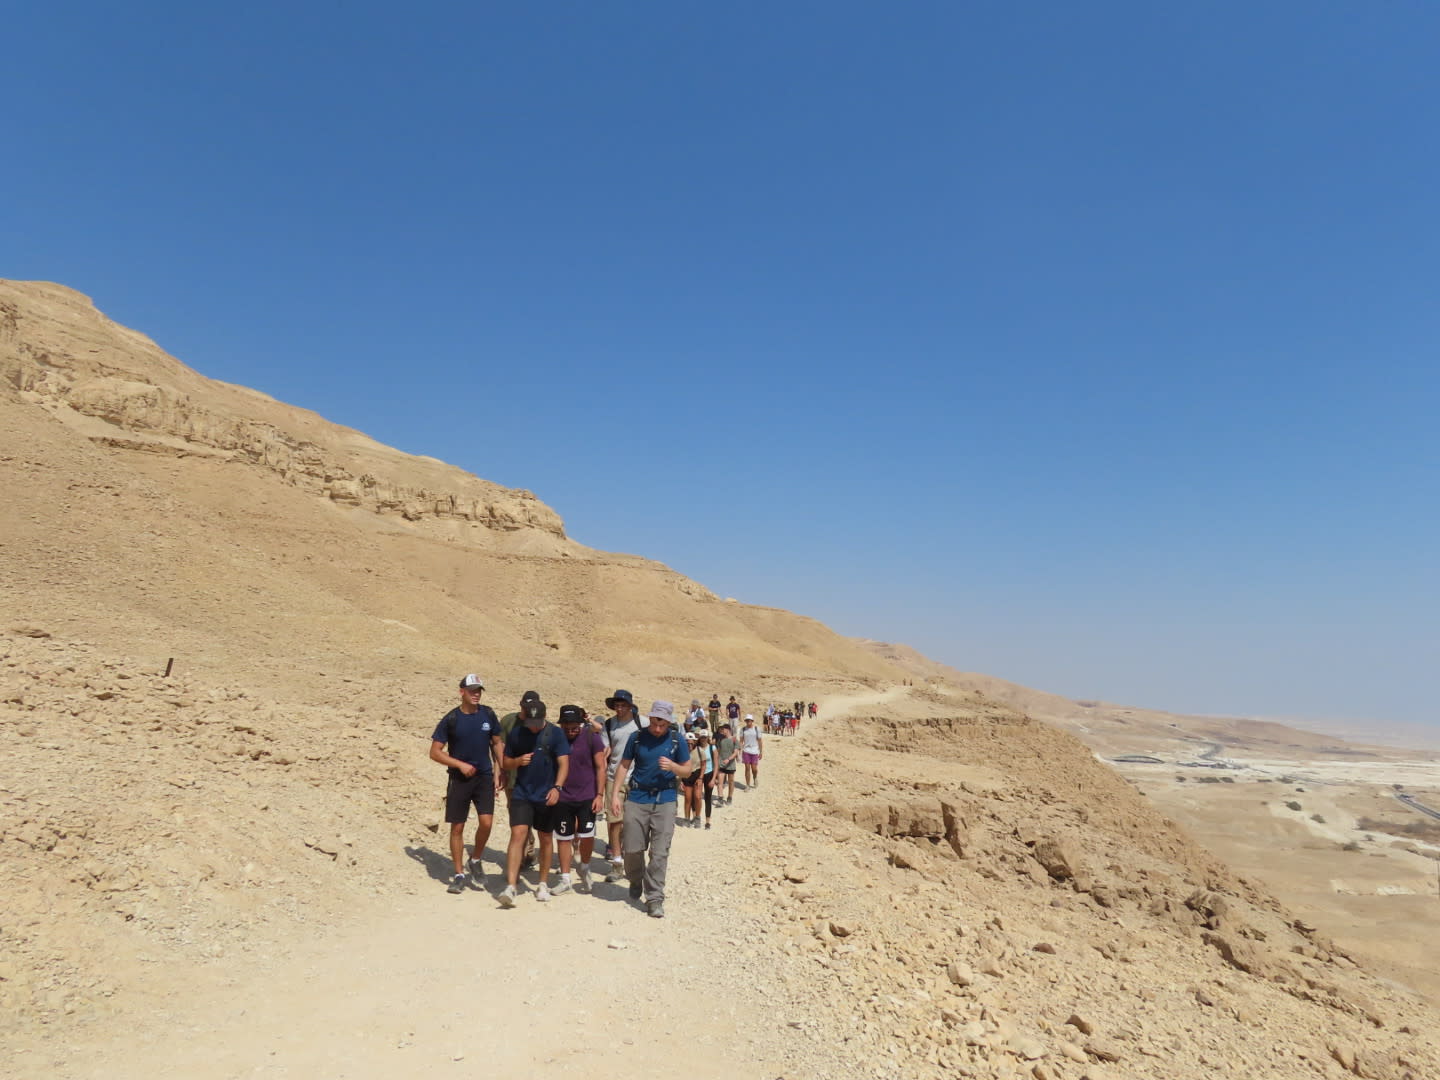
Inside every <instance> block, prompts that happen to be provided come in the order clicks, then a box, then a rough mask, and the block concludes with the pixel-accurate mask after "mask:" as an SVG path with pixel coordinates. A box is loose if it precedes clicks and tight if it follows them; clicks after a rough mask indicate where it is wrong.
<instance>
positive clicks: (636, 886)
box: [630, 881, 642, 900]
mask: <svg viewBox="0 0 1440 1080" xmlns="http://www.w3.org/2000/svg"><path fill="white" fill-rule="evenodd" d="M641 891H642V886H641V885H640V882H638V881H632V882H630V899H631V900H639V899H640V893H641Z"/></svg>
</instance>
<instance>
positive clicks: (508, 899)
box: [496, 885, 515, 907]
mask: <svg viewBox="0 0 1440 1080" xmlns="http://www.w3.org/2000/svg"><path fill="white" fill-rule="evenodd" d="M496 899H498V900H499V901H500V906H501V907H514V906H515V886H514V885H506V886H505V888H504V890H503V891H502V892H501V893H500V895H499V896H498V897H496Z"/></svg>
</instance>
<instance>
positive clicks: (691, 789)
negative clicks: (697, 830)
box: [680, 731, 705, 828]
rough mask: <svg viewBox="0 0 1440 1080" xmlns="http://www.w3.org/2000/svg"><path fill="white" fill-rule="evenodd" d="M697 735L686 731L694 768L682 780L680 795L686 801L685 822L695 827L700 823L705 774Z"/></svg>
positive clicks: (686, 739)
mask: <svg viewBox="0 0 1440 1080" xmlns="http://www.w3.org/2000/svg"><path fill="white" fill-rule="evenodd" d="M695 739H696V735H695V732H693V731H687V732H686V733H685V741H686V742H687V743H689V744H690V760H691V762H693V763H694V766H695V767H694V769H693V770H692V771H691V773H690V775H689V776H687V777H685V779H683V780H681V781H680V784H681V788H680V797H681V798H682V799H683V800H684V802H685V824H686V825H689V826H690V827H692V828H694V827H695V826H696V825H699V824H700V793H701V791H702V790H703V785H702V784H701V777H703V776H704V775H705V772H704V770H703V769H701V768H700V759H699V757H698V755H697V754H696V752H695V749H696V748H695Z"/></svg>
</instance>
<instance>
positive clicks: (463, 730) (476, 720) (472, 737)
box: [430, 705, 500, 776]
mask: <svg viewBox="0 0 1440 1080" xmlns="http://www.w3.org/2000/svg"><path fill="white" fill-rule="evenodd" d="M452 719H453V720H454V723H455V738H454V740H453V741H452V740H451V738H450V723H451V720H452ZM499 734H500V721H499V720H497V719H495V710H494V709H492V708H490V706H489V705H479V706H477V707H476V709H475V711H474V712H473V713H467V712H465V711H464V710H463V709H461V708H459V707H456V708H454V709H451V710H450V711H449V712H448V713H446V714H445V715H444V716H443V717H441V718H440V723H438V724H436V725H435V734H433V735H431V736H430V738H431V739H432V740H433V741H435V742H438V743H446V744H447V746H446V750H447V751H448V752H449V754H450V756H451V757H453V758H459V759H460V760H461V761H463V762H465V763H466V764H467V765H474V766H475V771H476V772H482V773H488V772H493V771H494V765H493V764H492V763H491V760H490V740H491V738H493V737H494V736H496V735H499ZM450 771H451V772H452V773H454V774H455V775H456V776H459V775H460V771H459V770H458V769H453V768H452V769H451V770H450Z"/></svg>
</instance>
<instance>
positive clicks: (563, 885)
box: [551, 874, 570, 896]
mask: <svg viewBox="0 0 1440 1080" xmlns="http://www.w3.org/2000/svg"><path fill="white" fill-rule="evenodd" d="M569 891H570V875H569V874H561V875H560V880H559V881H557V882H556V883H555V888H554V890H553V891H552V893H551V895H552V896H559V895H560V894H561V893H567V892H569Z"/></svg>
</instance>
